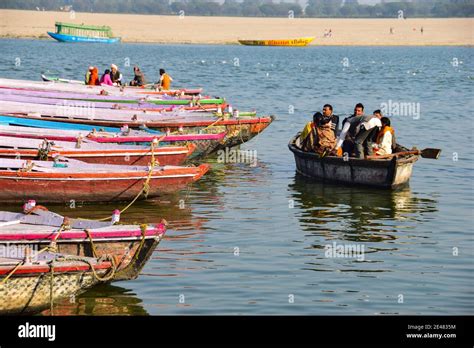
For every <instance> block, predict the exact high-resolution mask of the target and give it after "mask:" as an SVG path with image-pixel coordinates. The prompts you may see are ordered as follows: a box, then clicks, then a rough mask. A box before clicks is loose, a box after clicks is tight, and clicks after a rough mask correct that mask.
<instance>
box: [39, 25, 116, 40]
mask: <svg viewBox="0 0 474 348" xmlns="http://www.w3.org/2000/svg"><path fill="white" fill-rule="evenodd" d="M55 26H56V32H55V33H53V32H50V31H48V35H49V36H51V37H52V38H53V39H55V40H57V41H59V42H96V43H117V42H120V38H119V37H113V35H112V29H111V28H110V27H108V26H94V25H84V24H70V23H61V22H56V24H55Z"/></svg>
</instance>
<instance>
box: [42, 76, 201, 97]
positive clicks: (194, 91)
mask: <svg viewBox="0 0 474 348" xmlns="http://www.w3.org/2000/svg"><path fill="white" fill-rule="evenodd" d="M41 79H42V80H43V81H44V82H59V83H71V84H77V85H84V86H85V83H84V81H79V80H71V79H64V78H60V77H54V76H49V75H45V74H41ZM108 88H109V87H108ZM114 88H115V89H116V90H117V91H118V90H120V88H126V89H127V91H130V92H134V93H137V94H149V95H177V96H182V95H199V94H201V93H202V92H203V89H202V88H180V89H172V90H167V91H160V90H157V89H156V88H155V87H154V85H153V84H148V85H145V86H142V87H136V86H120V87H119V86H114Z"/></svg>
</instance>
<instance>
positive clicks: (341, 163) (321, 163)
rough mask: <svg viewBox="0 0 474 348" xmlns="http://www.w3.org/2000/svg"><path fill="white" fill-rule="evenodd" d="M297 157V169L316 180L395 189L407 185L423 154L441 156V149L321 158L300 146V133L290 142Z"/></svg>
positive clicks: (398, 147) (399, 147)
mask: <svg viewBox="0 0 474 348" xmlns="http://www.w3.org/2000/svg"><path fill="white" fill-rule="evenodd" d="M288 147H289V149H290V151H291V152H292V153H293V155H294V156H295V162H296V170H297V172H298V173H300V174H302V175H303V176H306V177H309V178H312V179H315V180H317V181H323V182H329V183H339V184H347V185H361V186H373V187H380V188H388V189H393V188H396V187H399V186H403V185H405V184H407V183H408V182H409V180H410V177H411V174H412V171H413V165H414V164H415V162H416V161H417V160H418V159H419V157H420V155H421V156H422V157H428V158H438V156H439V153H440V150H437V149H427V150H435V151H429V152H430V154H429V155H425V154H424V153H423V151H424V150H423V151H419V150H408V149H407V148H405V147H403V146H401V145H397V149H396V151H395V153H394V154H393V155H389V156H381V157H378V158H377V157H374V158H371V159H358V158H352V157H348V158H345V157H336V156H325V157H320V156H319V155H318V154H316V153H313V152H306V151H303V150H302V149H301V146H300V142H299V134H297V135H296V136H295V137H294V138H292V139H291V140H290V142H289V144H288Z"/></svg>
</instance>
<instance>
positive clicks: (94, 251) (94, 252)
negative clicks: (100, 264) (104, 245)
mask: <svg viewBox="0 0 474 348" xmlns="http://www.w3.org/2000/svg"><path fill="white" fill-rule="evenodd" d="M84 232H86V235H87V237H88V238H89V241H90V242H91V249H92V255H93V256H94V257H95V258H97V249H96V247H95V244H94V240H93V239H92V236H91V232H90V231H89V230H88V229H87V228H86V229H85V230H84Z"/></svg>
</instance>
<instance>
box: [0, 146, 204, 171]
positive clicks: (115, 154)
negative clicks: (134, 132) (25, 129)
mask: <svg viewBox="0 0 474 348" xmlns="http://www.w3.org/2000/svg"><path fill="white" fill-rule="evenodd" d="M195 149H196V145H194V144H189V145H187V146H186V147H184V146H180V147H171V148H167V147H160V148H157V149H155V150H154V159H155V161H156V162H157V164H158V165H174V166H177V165H180V164H183V163H184V162H185V161H186V160H187V158H188V157H189V156H191V154H192V153H193V152H194V150H195ZM57 155H59V156H62V157H67V158H71V159H75V160H80V161H83V162H86V163H100V164H118V165H135V166H147V165H149V164H150V163H151V162H152V159H153V156H152V155H151V150H127V148H126V146H124V149H123V150H80V149H78V150H51V151H50V152H49V153H48V160H52V159H53V158H54V157H55V156H57ZM0 157H3V158H18V159H30V160H34V159H37V158H38V150H23V149H2V148H0Z"/></svg>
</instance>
